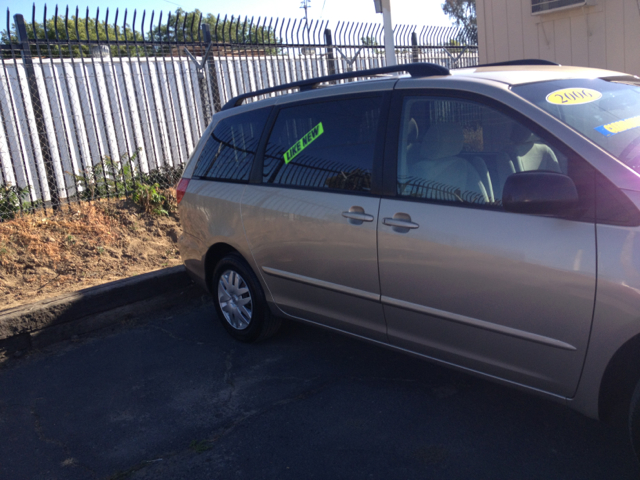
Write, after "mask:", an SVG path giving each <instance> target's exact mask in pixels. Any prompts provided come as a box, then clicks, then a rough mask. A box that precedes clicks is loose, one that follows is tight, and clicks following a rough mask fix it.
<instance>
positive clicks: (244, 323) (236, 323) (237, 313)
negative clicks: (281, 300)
mask: <svg viewBox="0 0 640 480" xmlns="http://www.w3.org/2000/svg"><path fill="white" fill-rule="evenodd" d="M218 304H219V305H220V310H221V311H222V315H223V316H224V319H225V320H226V321H227V323H228V324H229V325H231V327H233V328H235V329H236V330H244V329H246V328H247V327H248V326H249V324H250V323H251V317H252V316H253V299H252V298H251V292H250V291H249V286H248V285H247V282H246V281H245V279H244V278H242V276H241V275H240V274H239V273H238V272H236V271H235V270H225V271H224V272H223V274H222V275H220V280H219V282H218Z"/></svg>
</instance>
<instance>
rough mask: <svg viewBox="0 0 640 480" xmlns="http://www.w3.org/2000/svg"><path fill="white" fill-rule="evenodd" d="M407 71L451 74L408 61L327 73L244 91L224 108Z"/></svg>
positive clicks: (426, 74) (423, 74) (425, 74)
mask: <svg viewBox="0 0 640 480" xmlns="http://www.w3.org/2000/svg"><path fill="white" fill-rule="evenodd" d="M395 72H406V73H408V74H409V75H411V76H412V77H415V78H420V77H432V76H436V75H450V72H449V69H448V68H445V67H442V66H440V65H436V64H435V63H406V64H403V65H393V66H390V67H381V68H371V69H369V70H358V71H355V72H346V73H337V74H335V75H327V76H324V77H315V78H308V79H306V80H301V81H299V82H293V83H285V84H283V85H278V86H277V87H271V88H265V89H263V90H256V91H255V92H249V93H243V94H241V95H238V96H236V97H233V98H232V99H231V100H229V101H228V102H227V103H225V105H224V107H222V110H228V109H230V108H233V107H237V106H239V105H242V102H243V101H244V100H245V99H247V98H251V97H257V96H258V95H266V94H269V93H274V92H280V91H282V90H289V89H293V88H298V91H300V92H304V91H307V90H313V89H314V88H317V87H318V86H319V85H320V84H321V83H325V82H331V81H335V80H346V79H348V78H358V77H372V76H375V75H384V74H387V73H395Z"/></svg>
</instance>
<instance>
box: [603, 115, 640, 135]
mask: <svg viewBox="0 0 640 480" xmlns="http://www.w3.org/2000/svg"><path fill="white" fill-rule="evenodd" d="M638 127H640V115H638V116H636V117H631V118H626V119H624V120H618V121H617V122H612V123H608V124H606V125H602V126H600V127H596V128H595V129H596V131H598V132H600V133H601V134H603V135H604V136H605V137H610V136H611V135H615V134H616V133H622V132H626V131H627V130H631V129H632V128H638Z"/></svg>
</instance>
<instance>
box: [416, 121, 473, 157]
mask: <svg viewBox="0 0 640 480" xmlns="http://www.w3.org/2000/svg"><path fill="white" fill-rule="evenodd" d="M463 146H464V133H463V132H462V127H461V126H460V125H458V124H457V123H439V124H435V125H432V126H431V127H430V128H429V130H427V133H426V135H425V136H424V138H423V139H422V148H421V149H420V154H421V156H422V158H423V159H425V160H438V159H440V158H446V157H455V156H456V155H458V154H459V153H460V152H461V151H462V147H463Z"/></svg>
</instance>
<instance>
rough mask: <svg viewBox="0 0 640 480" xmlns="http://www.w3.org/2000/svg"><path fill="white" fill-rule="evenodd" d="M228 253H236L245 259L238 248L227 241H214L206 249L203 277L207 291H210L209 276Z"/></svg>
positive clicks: (210, 276) (211, 275)
mask: <svg viewBox="0 0 640 480" xmlns="http://www.w3.org/2000/svg"><path fill="white" fill-rule="evenodd" d="M230 253H236V254H238V255H239V256H240V257H242V258H243V259H244V260H245V261H246V258H244V256H243V255H242V254H241V253H240V252H239V251H238V249H236V248H234V247H232V246H231V245H229V244H228V243H224V242H219V243H215V244H213V245H211V247H209V250H207V254H206V255H205V259H204V278H205V282H206V284H207V290H209V293H211V278H212V277H213V271H214V270H215V268H216V265H217V264H218V262H219V261H220V260H221V259H222V258H223V257H225V256H226V255H229V254H230Z"/></svg>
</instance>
